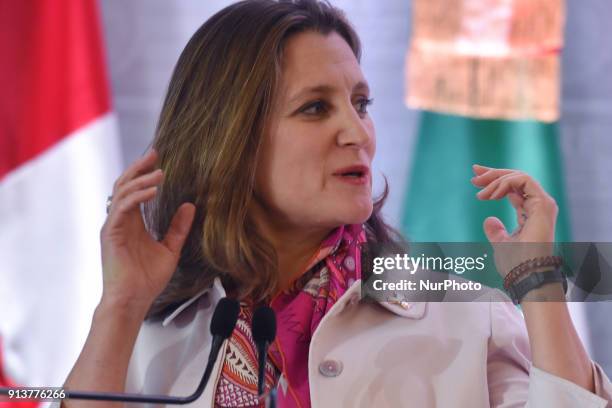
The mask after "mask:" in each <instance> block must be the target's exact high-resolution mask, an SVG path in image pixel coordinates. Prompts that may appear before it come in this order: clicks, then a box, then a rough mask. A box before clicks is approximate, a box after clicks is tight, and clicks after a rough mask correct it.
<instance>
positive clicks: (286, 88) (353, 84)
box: [255, 32, 376, 228]
mask: <svg viewBox="0 0 612 408" xmlns="http://www.w3.org/2000/svg"><path fill="white" fill-rule="evenodd" d="M282 69H283V71H282V78H281V83H280V87H279V92H278V95H277V96H276V103H275V108H274V109H273V114H272V118H271V121H270V123H269V128H268V131H267V132H266V135H265V137H264V141H263V145H262V150H261V156H260V160H259V163H258V168H257V173H256V188H255V194H256V197H257V198H258V200H259V201H261V202H262V203H263V204H264V208H266V210H267V211H266V212H267V215H268V216H272V217H273V219H274V222H276V223H278V222H281V223H283V224H288V225H290V226H291V227H305V228H313V227H314V228H318V227H324V228H331V227H336V226H338V225H342V224H357V223H362V222H365V221H366V220H367V219H368V218H369V216H370V214H371V213H372V177H371V163H372V159H373V156H374V152H375V150H376V137H375V132H374V125H373V123H372V119H371V118H370V116H369V114H368V113H367V105H368V103H369V99H368V98H369V97H370V94H369V89H368V85H367V82H366V80H365V78H364V77H363V73H362V72H361V68H360V66H359V63H358V62H357V59H356V58H355V55H354V54H353V52H352V50H351V48H350V47H349V45H348V44H347V43H346V41H345V40H344V39H343V38H342V37H341V36H340V35H338V34H337V33H330V34H329V35H322V34H320V33H316V32H305V33H301V34H298V35H296V36H294V37H292V38H291V39H290V40H289V41H288V42H287V43H286V47H285V52H284V56H283V67H282Z"/></svg>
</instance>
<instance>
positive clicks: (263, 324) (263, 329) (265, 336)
mask: <svg viewBox="0 0 612 408" xmlns="http://www.w3.org/2000/svg"><path fill="white" fill-rule="evenodd" d="M275 337H276V315H275V314H274V310H272V309H271V308H270V307H269V306H265V305H264V306H260V307H258V308H257V310H255V312H254V313H253V340H254V341H255V345H256V346H257V355H258V356H257V361H258V365H259V367H258V368H259V369H258V373H257V374H258V377H257V393H258V394H259V395H260V396H261V395H262V394H263V392H264V382H265V372H266V359H267V356H268V347H269V346H270V343H272V342H273V341H274V338H275Z"/></svg>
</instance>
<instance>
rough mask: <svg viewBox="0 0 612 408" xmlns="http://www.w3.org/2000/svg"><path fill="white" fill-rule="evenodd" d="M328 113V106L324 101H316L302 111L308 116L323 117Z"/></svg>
mask: <svg viewBox="0 0 612 408" xmlns="http://www.w3.org/2000/svg"><path fill="white" fill-rule="evenodd" d="M325 112H326V106H325V103H324V102H323V101H316V102H313V103H311V104H308V105H306V107H304V108H303V109H302V113H305V114H307V115H321V114H323V113H325Z"/></svg>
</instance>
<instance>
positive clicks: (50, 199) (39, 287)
mask: <svg viewBox="0 0 612 408" xmlns="http://www.w3.org/2000/svg"><path fill="white" fill-rule="evenodd" d="M102 44H103V42H102V36H101V29H100V22H99V15H98V9H97V4H96V3H95V0H54V1H46V0H30V1H8V0H5V1H2V2H0V61H1V62H0V382H4V383H5V385H6V384H12V385H22V386H60V385H61V384H63V382H64V380H65V378H66V376H67V374H68V373H69V371H70V368H71V367H72V365H73V364H74V362H75V361H76V358H77V357H78V354H79V352H80V350H81V348H82V345H83V343H84V341H85V338H86V336H87V332H88V330H89V326H90V323H91V316H92V313H93V310H94V308H95V306H96V304H97V302H98V301H99V297H100V295H101V281H102V279H101V262H100V243H99V231H100V228H101V226H102V224H103V223H104V218H105V215H106V214H105V201H106V197H107V195H108V194H109V193H110V191H111V189H112V184H113V181H114V180H115V178H116V177H117V176H118V175H119V172H120V168H121V164H120V154H119V153H120V150H119V140H118V136H117V131H116V124H115V120H114V117H113V114H112V109H111V103H110V96H109V88H108V81H107V76H106V66H105V60H104V52H103V45H102ZM0 385H1V384H0ZM3 404H4V405H3ZM7 404H11V403H6V402H5V403H2V402H0V406H12V405H7ZM15 406H17V405H15Z"/></svg>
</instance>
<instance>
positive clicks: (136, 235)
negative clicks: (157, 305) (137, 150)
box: [100, 149, 195, 311]
mask: <svg viewBox="0 0 612 408" xmlns="http://www.w3.org/2000/svg"><path fill="white" fill-rule="evenodd" d="M156 161H157V152H156V151H155V150H153V149H151V150H149V151H148V152H147V153H146V154H145V155H144V156H143V157H141V158H140V159H138V160H137V161H136V162H134V163H133V164H132V165H131V166H130V167H128V169H127V170H126V171H125V172H124V173H123V174H122V175H121V176H120V177H119V178H118V179H117V181H116V182H115V185H114V187H113V196H112V203H111V205H110V211H109V214H108V218H107V219H106V222H105V223H104V226H103V227H102V230H101V231H100V241H101V244H102V269H103V275H104V278H103V282H104V284H103V296H102V301H103V302H104V301H105V300H108V301H113V302H117V301H118V302H122V303H126V304H130V305H132V307H139V308H142V310H145V311H146V310H148V308H149V306H150V305H151V303H152V302H153V300H154V299H155V298H156V297H157V296H158V295H159V294H160V293H161V291H162V290H163V289H164V288H165V287H166V285H167V284H168V281H169V280H170V278H171V276H172V274H173V272H174V270H175V269H176V266H177V263H178V259H179V255H180V253H181V248H182V246H183V244H184V243H185V239H186V237H187V235H188V233H189V230H190V229H191V224H192V222H193V218H194V214H195V206H194V205H193V204H191V203H184V204H182V205H181V206H180V207H179V208H178V210H177V212H176V214H175V215H174V217H173V218H172V221H171V225H170V228H169V229H168V232H167V234H166V236H165V237H163V239H161V240H160V241H157V240H155V239H154V237H153V236H151V234H150V233H149V232H148V231H147V230H146V228H145V225H144V221H143V218H142V214H141V211H140V204H141V203H143V202H146V201H149V200H151V199H153V198H154V197H155V195H156V194H157V185H158V184H160V182H161V181H162V178H163V174H162V171H161V170H160V169H157V170H155V169H154V167H155V163H156Z"/></svg>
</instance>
